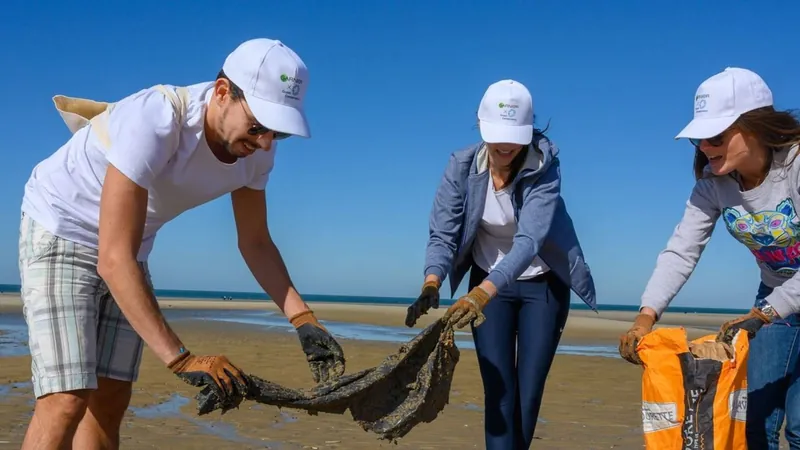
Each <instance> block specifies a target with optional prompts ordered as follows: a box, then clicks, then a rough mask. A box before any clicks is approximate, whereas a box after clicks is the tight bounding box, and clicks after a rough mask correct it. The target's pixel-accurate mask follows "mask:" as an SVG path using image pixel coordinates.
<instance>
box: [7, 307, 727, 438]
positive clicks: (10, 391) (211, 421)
mask: <svg viewBox="0 0 800 450" xmlns="http://www.w3.org/2000/svg"><path fill="white" fill-rule="evenodd" d="M160 304H161V307H162V308H164V309H169V308H181V309H192V308H202V309H209V308H212V309H213V308H219V309H234V308H241V309H266V310H274V305H271V304H266V303H253V302H235V301H226V302H222V301H213V302H212V301H197V300H181V299H162V300H161V301H160ZM310 304H311V306H312V308H313V309H314V310H315V311H316V312H317V315H318V316H319V317H320V318H321V319H323V320H332V321H346V322H360V323H370V324H377V325H392V326H402V323H403V319H404V317H405V308H404V307H395V306H364V305H354V304H314V303H310ZM19 312H20V308H19V297H18V296H16V297H15V296H13V295H5V296H0V314H19ZM442 312H444V309H440V310H439V311H434V312H432V314H431V315H429V316H428V317H426V318H424V319H423V320H421V321H420V323H418V324H417V328H421V327H424V326H425V325H427V324H428V323H430V320H431V318H432V317H437V316H438V315H440V314H441V313H442ZM632 319H633V314H631V313H616V312H614V313H602V314H600V315H599V316H598V315H597V314H595V313H593V312H588V311H575V312H573V314H572V315H571V317H570V320H569V322H568V325H567V328H566V330H565V335H564V341H563V342H565V343H603V344H604V345H608V344H615V343H616V342H617V338H618V336H619V334H620V333H622V332H624V331H625V330H626V329H627V328H628V327H629V326H630V321H631V320H632ZM726 319H728V317H724V316H714V315H684V314H673V315H670V314H667V315H666V316H665V317H664V320H663V321H662V324H666V325H670V324H680V323H685V324H691V325H693V326H694V327H718V326H719V324H721V323H722V322H724V321H725V320H726ZM662 326H663V325H662ZM174 327H175V329H176V331H177V332H178V333H179V334H180V336H181V337H182V339H183V340H184V342H185V343H186V344H187V346H188V347H189V348H191V349H192V350H193V351H195V352H199V353H207V354H217V353H224V354H225V355H227V356H228V357H229V358H230V359H231V360H232V361H233V362H234V363H235V364H237V365H239V366H240V367H242V368H243V369H244V370H246V371H249V372H252V373H254V374H256V375H258V376H260V377H262V378H266V379H269V380H272V381H275V382H278V383H282V384H285V385H287V386H291V387H297V388H308V387H311V386H312V380H311V375H310V372H309V370H308V366H307V364H306V362H305V359H304V355H303V353H302V352H301V350H300V345H299V343H298V341H297V338H296V336H295V335H294V334H292V333H284V332H266V331H264V330H263V329H261V328H259V327H257V326H251V325H240V324H230V323H216V322H206V321H201V320H193V321H181V322H178V323H176V324H175V325H174ZM688 330H689V334H690V336H691V335H695V336H696V335H700V334H708V333H710V331H708V330H702V329H698V328H689V329H688ZM340 343H341V344H342V347H343V348H344V350H345V353H346V355H347V357H348V361H347V364H348V366H347V372H348V373H350V372H355V371H358V370H361V369H363V368H367V367H370V366H373V365H375V364H377V363H379V362H380V361H381V360H382V359H383V357H384V356H386V355H387V354H389V353H390V352H392V351H394V350H395V349H396V348H397V347H398V344H387V343H374V342H363V341H354V340H340ZM461 352H462V356H461V361H460V362H459V364H458V367H457V368H456V373H455V377H454V380H453V388H452V391H451V403H450V404H449V405H448V406H447V407H446V408H445V410H444V412H443V413H442V415H441V416H440V417H439V418H438V419H437V420H436V421H434V422H433V423H430V424H422V425H419V426H418V427H417V428H415V429H414V430H412V431H411V432H410V433H409V434H408V435H407V436H406V437H404V438H403V439H401V440H400V441H398V442H397V443H396V444H392V443H388V442H385V441H379V440H376V438H375V435H372V434H369V433H367V432H364V431H363V430H361V428H359V427H358V426H357V425H356V424H355V423H354V422H353V421H352V420H351V419H350V417H349V416H348V415H346V414H345V415H343V416H340V415H326V414H322V415H319V416H309V415H307V414H306V413H304V412H302V411H295V410H289V409H285V410H282V411H281V410H278V409H277V408H273V407H268V406H262V405H255V404H252V403H248V402H245V403H243V404H242V407H241V409H239V410H235V411H232V412H230V413H228V414H226V415H224V416H220V415H219V414H218V413H214V414H211V415H210V416H204V417H202V418H199V417H197V416H196V414H195V405H196V403H195V401H194V399H193V398H192V397H193V395H194V394H195V393H196V392H197V388H194V387H192V386H189V385H186V384H184V383H183V382H181V381H180V380H178V379H177V378H176V377H175V376H173V375H172V374H171V373H170V372H169V371H168V370H166V369H165V368H164V367H163V366H162V365H161V364H160V362H158V361H157V360H156V359H155V358H154V357H153V355H152V353H151V352H149V351H148V350H147V349H145V352H144V357H143V361H142V367H141V374H140V379H139V381H138V382H137V383H136V384H135V385H134V395H133V399H132V402H131V406H132V408H131V409H130V410H129V412H128V414H127V415H126V418H125V420H124V423H123V427H122V448H136V449H139V448H197V449H212V448H213V449H218V448H226V449H238V448H242V449H246V448H274V449H295V448H299V449H303V448H316V449H377V448H387V449H388V448H401V449H461V448H484V445H483V413H482V406H483V392H482V386H481V380H480V374H479V372H478V367H477V361H476V358H475V353H474V352H473V351H471V350H469V349H464V348H462V349H461ZM0 360H2V364H0V405H2V406H1V407H0V443H3V444H8V445H9V447H8V448H18V446H19V445H20V443H21V441H22V437H23V435H24V432H25V427H26V426H27V420H28V418H29V417H30V414H31V401H32V391H31V389H30V385H29V384H26V382H28V381H29V379H30V358H29V357H28V356H19V357H6V358H0ZM3 386H4V387H3ZM3 389H5V392H4V391H3ZM640 392H641V369H640V368H638V367H636V366H632V365H630V364H628V363H627V362H624V361H623V360H621V359H619V358H604V357H590V356H573V355H557V356H556V359H555V362H554V364H553V368H552V370H551V372H550V375H549V378H548V384H547V387H546V392H545V397H544V402H543V405H542V410H541V418H540V423H539V425H538V426H537V430H536V437H535V441H534V445H533V446H534V448H548V449H578V448H579V449H601V448H602V449H608V448H620V449H633V448H642V447H643V441H642V437H641V423H640V421H641V406H640V400H641V395H640ZM170 399H171V400H170ZM165 401H166V402H167V403H166V404H164V405H161V406H159V407H158V408H155V409H154V408H153V406H154V405H158V404H159V403H162V402H165ZM171 405H172V407H174V408H173V409H177V408H178V407H179V409H180V413H178V414H173V415H169V414H164V415H161V416H159V415H158V414H154V412H157V411H158V409H159V408H160V409H162V410H164V411H166V412H169V411H170V408H171ZM175 405H177V406H175ZM143 407H144V408H147V407H150V409H149V410H148V409H145V410H143V411H142V410H138V411H137V409H136V408H143Z"/></svg>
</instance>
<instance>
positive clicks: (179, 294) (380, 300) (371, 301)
mask: <svg viewBox="0 0 800 450" xmlns="http://www.w3.org/2000/svg"><path fill="white" fill-rule="evenodd" d="M19 291H20V285H18V284H0V294H3V293H18V292H19ZM155 294H156V297H159V298H191V299H197V300H222V299H223V298H226V297H229V298H231V299H232V300H236V301H253V302H258V301H269V300H270V298H269V296H268V295H266V294H264V293H261V292H237V291H192V290H181V289H156V290H155ZM301 295H302V296H303V299H304V300H306V301H308V302H321V303H322V302H324V303H359V304H366V305H410V304H411V303H412V302H413V301H414V298H410V297H368V296H356V295H351V296H344V295H321V294H301ZM573 297H574V296H573ZM453 302H454V300H452V299H444V298H443V299H441V301H440V302H439V303H440V304H441V305H451V304H453ZM570 308H571V309H573V310H588V309H589V307H588V306H586V304H585V303H583V302H581V301H579V300H578V301H573V302H572V304H571V305H570ZM638 309H639V305H615V304H605V303H600V304H598V310H600V311H636V310H638ZM748 310H749V309H737V308H700V307H682V306H670V307H669V311H670V312H676V313H686V314H692V313H697V314H746V313H747V311H748Z"/></svg>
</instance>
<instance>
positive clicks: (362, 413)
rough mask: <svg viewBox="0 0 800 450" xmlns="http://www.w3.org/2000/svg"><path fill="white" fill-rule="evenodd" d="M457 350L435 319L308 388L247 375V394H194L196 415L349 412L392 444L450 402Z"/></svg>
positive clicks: (448, 328) (449, 334)
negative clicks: (255, 409)
mask: <svg viewBox="0 0 800 450" xmlns="http://www.w3.org/2000/svg"><path fill="white" fill-rule="evenodd" d="M458 359H459V350H458V348H457V347H456V345H455V341H454V333H453V328H452V326H450V325H447V324H446V323H445V322H444V321H441V320H440V321H437V322H435V323H433V324H431V325H430V326H428V327H427V328H425V329H424V330H423V331H422V332H421V333H420V334H418V335H417V336H416V337H414V338H413V339H412V340H411V341H409V342H408V343H405V344H403V345H402V346H400V349H399V350H398V351H397V352H395V353H394V354H391V355H389V356H387V357H386V358H385V359H384V360H383V362H381V363H380V364H379V365H378V366H375V367H372V368H369V369H365V370H362V371H361V372H358V373H353V374H346V375H343V376H341V377H340V378H338V379H335V380H333V381H329V382H326V383H321V384H318V385H317V386H315V387H314V388H312V389H309V390H303V389H292V388H288V387H284V386H281V385H279V384H276V383H273V382H271V381H267V380H264V379H262V378H259V377H257V376H255V375H251V374H246V375H245V378H246V379H247V381H248V383H249V387H248V392H247V394H246V395H244V396H243V397H241V396H240V397H239V398H236V399H233V400H231V401H228V402H226V403H225V404H223V403H222V402H221V401H220V399H219V397H217V395H216V394H215V393H214V391H213V390H212V389H211V388H210V387H208V386H207V387H205V388H204V389H203V390H202V391H201V392H200V393H199V394H198V395H197V397H196V398H197V400H198V412H199V414H200V415H204V414H208V413H210V412H212V411H215V410H221V411H222V412H223V413H225V412H226V411H228V410H230V409H232V408H236V407H238V406H239V404H240V403H241V402H242V401H243V400H251V401H255V402H258V403H263V404H267V405H273V406H278V407H287V408H296V409H302V410H306V411H308V412H309V413H311V414H316V413H319V412H325V413H333V414H343V413H344V412H345V411H347V410H348V409H349V410H350V413H351V414H352V416H353V419H354V420H355V421H356V422H357V423H358V424H359V425H360V426H361V427H362V428H363V429H364V430H365V431H370V432H374V433H376V434H378V435H379V437H380V438H381V439H387V440H395V439H397V438H400V437H403V436H404V435H406V434H407V433H408V432H409V431H410V430H411V429H412V428H413V427H414V426H416V425H417V424H419V423H422V422H431V421H433V420H434V419H435V418H436V416H438V414H439V412H441V411H442V409H444V407H445V405H446V404H447V403H448V402H449V397H450V384H451V381H452V377H453V372H454V370H455V366H456V364H457V363H458Z"/></svg>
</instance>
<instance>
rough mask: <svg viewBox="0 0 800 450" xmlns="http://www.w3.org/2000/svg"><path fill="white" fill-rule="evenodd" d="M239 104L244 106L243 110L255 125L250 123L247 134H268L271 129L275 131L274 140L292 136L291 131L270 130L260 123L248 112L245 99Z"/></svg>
mask: <svg viewBox="0 0 800 450" xmlns="http://www.w3.org/2000/svg"><path fill="white" fill-rule="evenodd" d="M239 104H240V105H241V106H242V111H244V115H245V116H247V118H248V119H249V120H250V121H251V122H253V125H250V128H248V129H247V134H249V135H250V136H260V135H262V134H267V133H269V132H270V131H272V132H273V133H275V134H274V135H273V137H272V140H273V141H280V140H282V139H286V138H288V137H291V136H292V135H291V134H289V133H284V132H282V131H274V130H270V129H269V128H267V127H265V126H264V125H261V124H260V123H258V121H257V120H256V119H254V118H253V117H251V116H250V114H248V113H247V110H246V109H245V107H244V101H240V102H239Z"/></svg>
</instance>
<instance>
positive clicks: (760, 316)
mask: <svg viewBox="0 0 800 450" xmlns="http://www.w3.org/2000/svg"><path fill="white" fill-rule="evenodd" d="M770 322H771V321H770V318H769V317H767V315H766V314H764V313H763V312H761V310H759V309H758V308H752V309H751V310H750V312H749V313H747V314H745V315H744V316H741V317H737V318H736V319H733V320H730V321H728V322H725V323H724V324H722V326H721V327H720V329H719V333H717V339H716V341H717V342H727V343H728V344H730V343H731V342H733V337H734V336H736V333H737V332H738V331H739V330H745V331H747V335H748V336H749V337H750V339H753V338H754V337H755V335H756V332H757V331H758V330H760V329H761V327H762V326H764V324H767V323H770Z"/></svg>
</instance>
